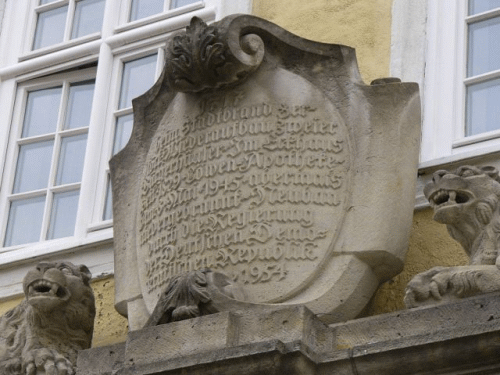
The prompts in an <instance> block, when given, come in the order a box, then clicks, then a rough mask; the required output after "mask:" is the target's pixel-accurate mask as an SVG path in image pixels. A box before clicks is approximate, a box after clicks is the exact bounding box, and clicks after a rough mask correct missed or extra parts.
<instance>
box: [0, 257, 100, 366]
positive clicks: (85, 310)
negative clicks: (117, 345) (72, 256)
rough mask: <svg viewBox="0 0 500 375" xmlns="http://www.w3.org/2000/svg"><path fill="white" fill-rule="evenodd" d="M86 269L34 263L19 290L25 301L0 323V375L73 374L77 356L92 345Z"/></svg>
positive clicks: (92, 309) (92, 308)
mask: <svg viewBox="0 0 500 375" xmlns="http://www.w3.org/2000/svg"><path fill="white" fill-rule="evenodd" d="M90 278H91V275H90V272H89V270H88V268H87V267H86V266H83V265H82V266H74V265H73V264H71V263H69V262H63V263H39V264H38V265H37V266H36V267H34V268H33V269H32V270H30V271H29V272H28V273H27V274H26V276H25V278H24V280H23V287H24V293H25V296H26V299H25V300H24V301H23V302H22V303H21V304H20V305H18V306H17V307H15V308H13V309H12V310H10V311H8V312H7V313H6V314H5V315H3V316H2V317H1V318H0V374H2V375H26V374H45V373H47V374H51V375H67V374H73V373H74V372H73V367H74V366H75V365H76V359H77V353H78V351H79V350H82V349H87V348H89V347H90V344H91V342H92V333H93V328H94V316H95V303H94V294H93V292H92V288H91V287H90V286H89V280H90Z"/></svg>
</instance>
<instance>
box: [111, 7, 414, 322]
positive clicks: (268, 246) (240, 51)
mask: <svg viewBox="0 0 500 375" xmlns="http://www.w3.org/2000/svg"><path fill="white" fill-rule="evenodd" d="M167 55H168V56H167V59H166V60H167V62H168V63H167V65H166V67H165V70H164V72H163V74H162V76H161V78H160V79H159V81H158V82H157V83H156V84H155V85H154V86H153V88H151V90H149V91H148V92H147V93H146V94H145V95H144V96H142V97H140V98H138V99H136V100H135V101H134V130H133V133H132V137H131V140H130V142H129V144H128V145H127V146H126V147H125V149H124V150H123V151H122V152H120V153H119V154H118V155H116V156H115V157H114V158H113V159H112V160H111V162H110V167H111V174H112V181H113V197H114V203H113V206H114V222H115V274H116V298H115V300H116V307H117V309H118V311H119V312H121V313H122V314H124V315H127V314H128V316H129V324H130V328H131V329H137V328H141V327H142V326H143V325H144V323H145V322H146V321H147V319H148V317H149V315H150V314H151V313H152V312H153V310H154V309H155V307H156V305H157V303H158V300H159V299H160V295H161V294H162V292H163V291H164V290H165V288H166V287H167V285H168V284H169V282H171V280H172V279H173V278H175V277H176V276H178V275H179V274H181V273H182V272H185V271H196V270H199V269H202V268H205V267H208V268H210V269H212V270H213V271H214V272H221V273H224V274H225V275H227V276H228V277H229V278H230V279H231V280H234V282H237V283H239V284H241V285H242V286H243V287H244V289H245V290H246V292H247V295H248V297H249V303H247V304H246V305H244V304H242V303H239V302H238V301H234V300H233V301H231V300H230V299H228V298H226V300H225V301H226V302H224V303H226V305H227V309H233V308H252V309H253V308H255V309H256V310H259V309H260V307H261V306H267V307H269V308H271V309H274V308H275V307H276V305H280V304H283V305H298V304H305V305H306V306H307V307H308V308H309V309H311V310H312V311H313V312H314V313H315V314H317V315H318V316H320V317H321V319H322V320H323V321H325V322H337V321H343V320H347V319H351V318H354V317H355V316H356V315H357V314H358V313H359V312H360V311H361V310H362V308H363V307H364V306H365V304H366V303H367V302H368V301H369V299H370V297H371V296H372V294H373V292H374V291H375V290H376V288H377V286H378V284H379V282H380V281H383V280H386V279H388V278H390V277H392V276H394V275H396V274H397V273H399V272H400V271H401V268H402V264H403V259H404V256H405V252H406V249H407V242H408V234H409V230H410V226H411V215H412V210H413V203H412V202H413V198H414V185H415V180H416V166H417V159H418V149H419V139H420V108H419V97H418V87H417V85H416V84H412V83H400V82H399V80H395V79H388V80H387V79H386V80H384V79H382V80H378V81H375V82H374V83H373V85H371V86H367V85H365V84H364V83H363V82H362V81H361V78H360V76H359V73H358V70H357V63H356V59H355V55H354V50H353V49H351V48H349V47H345V46H340V45H326V44H321V43H315V42H311V41H308V40H304V39H301V38H298V37H296V36H294V35H291V34H289V33H288V32H286V31H285V30H283V29H281V28H279V27H278V26H276V25H273V24H271V23H269V22H267V21H264V20H262V19H259V18H256V17H252V16H247V15H244V16H232V17H228V18H226V19H224V20H222V21H220V22H219V23H216V24H213V25H211V26H206V25H204V24H203V23H201V21H199V20H196V19H194V20H193V21H192V23H191V25H190V27H189V28H188V30H187V32H185V33H181V34H180V35H178V36H176V37H175V38H174V39H173V40H172V43H171V44H170V45H169V47H168V52H167ZM215 293H217V291H215ZM218 297H221V298H220V300H219V302H220V304H221V306H222V305H223V303H222V300H223V299H224V298H223V297H224V296H222V295H221V296H218ZM218 297H217V298H218ZM244 306H247V307H244ZM141 322H142V324H141Z"/></svg>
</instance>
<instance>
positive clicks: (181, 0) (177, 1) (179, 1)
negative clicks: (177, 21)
mask: <svg viewBox="0 0 500 375" xmlns="http://www.w3.org/2000/svg"><path fill="white" fill-rule="evenodd" d="M198 1H199V0H172V3H171V4H170V9H174V8H180V7H183V6H184V5H189V4H193V3H196V2H198Z"/></svg>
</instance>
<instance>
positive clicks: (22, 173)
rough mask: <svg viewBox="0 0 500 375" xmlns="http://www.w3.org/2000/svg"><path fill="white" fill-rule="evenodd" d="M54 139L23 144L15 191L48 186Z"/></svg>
mask: <svg viewBox="0 0 500 375" xmlns="http://www.w3.org/2000/svg"><path fill="white" fill-rule="evenodd" d="M53 146H54V141H45V142H38V143H33V144H29V145H22V146H21V147H20V148H19V158H18V160H17V167H16V178H15V179H14V189H13V193H14V194H16V193H23V192H26V191H31V190H38V189H43V188H46V187H47V184H48V181H49V173H50V164H51V159H52V149H53Z"/></svg>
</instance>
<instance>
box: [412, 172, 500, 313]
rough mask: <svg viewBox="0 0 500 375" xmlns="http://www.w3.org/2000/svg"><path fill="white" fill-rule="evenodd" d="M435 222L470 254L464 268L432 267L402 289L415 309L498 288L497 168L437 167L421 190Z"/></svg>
mask: <svg viewBox="0 0 500 375" xmlns="http://www.w3.org/2000/svg"><path fill="white" fill-rule="evenodd" d="M424 194H425V196H426V198H427V199H428V200H429V203H430V205H431V207H432V208H433V209H434V220H436V221H437V222H439V223H442V224H445V225H446V228H447V229H448V233H449V234H450V236H451V237H452V238H453V239H454V240H456V241H457V242H459V243H460V244H461V245H462V247H463V249H464V250H465V252H466V253H467V255H468V256H469V263H470V264H469V265H468V266H456V267H434V268H432V269H430V270H428V271H425V272H422V273H420V274H418V275H416V276H415V277H414V278H413V279H412V280H411V281H410V282H409V283H408V285H407V287H406V295H405V304H406V306H407V307H417V306H422V305H425V304H432V303H436V302H437V301H452V300H454V299H456V298H463V297H468V296H473V295H477V294H482V293H488V292H498V291H500V270H499V267H500V256H499V255H500V177H499V172H498V170H497V169H496V168H495V167H492V166H486V167H482V168H478V167H474V166H469V165H465V166H461V167H459V168H457V169H456V170H454V171H446V170H439V171H437V172H435V173H434V174H433V178H432V181H431V182H429V183H428V184H427V185H426V186H425V188H424Z"/></svg>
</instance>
